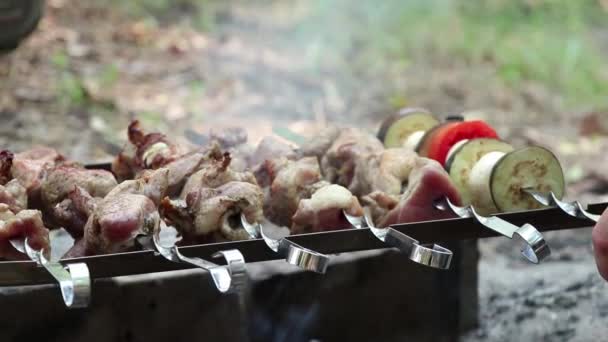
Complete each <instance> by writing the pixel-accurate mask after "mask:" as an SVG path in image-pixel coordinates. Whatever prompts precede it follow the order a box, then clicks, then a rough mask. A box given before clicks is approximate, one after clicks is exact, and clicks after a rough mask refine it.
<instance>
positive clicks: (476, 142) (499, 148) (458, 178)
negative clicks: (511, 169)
mask: <svg viewBox="0 0 608 342" xmlns="http://www.w3.org/2000/svg"><path fill="white" fill-rule="evenodd" d="M511 151H513V146H511V145H509V144H508V143H506V142H504V141H501V140H497V139H489V138H480V139H473V140H469V141H467V142H466V143H465V144H463V145H462V146H460V148H458V149H457V150H456V151H455V152H454V153H452V155H451V156H450V158H449V159H448V161H447V162H446V170H447V171H448V173H449V174H450V178H451V179H452V182H453V183H454V185H455V186H456V189H458V192H459V193H460V198H461V200H462V205H469V204H472V203H473V195H472V192H471V189H470V188H469V176H470V174H471V170H472V169H473V167H474V166H475V164H477V162H479V160H480V159H481V158H482V157H483V156H485V155H486V154H488V153H490V152H503V153H509V152H511Z"/></svg>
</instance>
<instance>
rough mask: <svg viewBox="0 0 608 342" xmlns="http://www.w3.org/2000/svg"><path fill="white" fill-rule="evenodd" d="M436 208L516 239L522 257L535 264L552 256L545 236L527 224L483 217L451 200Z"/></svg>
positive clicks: (473, 209) (443, 201)
mask: <svg viewBox="0 0 608 342" xmlns="http://www.w3.org/2000/svg"><path fill="white" fill-rule="evenodd" d="M435 208H437V209H439V210H444V211H446V210H451V211H452V212H454V214H456V215H457V216H459V217H461V218H471V217H472V218H474V219H476V220H477V221H478V222H479V223H481V224H482V225H483V226H484V227H486V228H489V229H491V230H493V231H495V232H497V233H499V234H501V235H504V236H506V237H508V238H510V239H513V238H515V239H516V240H517V241H519V242H521V243H522V249H521V253H522V255H523V256H524V257H525V258H526V259H528V261H530V262H532V263H534V264H538V263H539V262H541V261H542V260H544V259H545V258H547V257H548V256H549V255H551V249H550V248H549V245H547V243H546V242H545V239H544V238H543V235H542V234H541V233H540V232H539V231H538V230H537V229H536V228H534V226H532V225H531V224H528V223H526V224H524V225H523V226H521V227H518V226H516V225H514V224H512V223H509V222H507V221H505V220H503V219H501V218H500V217H496V216H489V217H488V216H481V215H479V214H478V213H477V212H476V211H475V208H473V207H472V206H470V205H469V206H466V207H460V206H457V205H455V204H453V203H452V202H451V201H450V199H449V198H444V199H442V200H441V201H439V202H437V203H435Z"/></svg>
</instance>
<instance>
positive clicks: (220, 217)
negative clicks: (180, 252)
mask: <svg viewBox="0 0 608 342" xmlns="http://www.w3.org/2000/svg"><path fill="white" fill-rule="evenodd" d="M263 199H264V196H263V194H262V190H261V189H260V187H259V186H257V185H256V184H252V183H247V182H239V181H231V182H228V183H226V184H223V185H221V186H219V187H217V188H197V189H194V190H192V191H190V192H188V193H187V195H186V196H185V198H184V199H179V200H170V199H169V198H165V199H164V200H163V201H162V203H161V207H160V210H161V213H162V215H163V217H164V218H165V219H167V221H169V223H171V224H172V225H174V226H175V227H177V229H178V230H179V231H180V233H181V234H182V235H183V236H184V240H185V241H226V240H228V241H233V240H245V239H248V238H249V234H247V232H246V231H245V230H244V229H243V228H242V227H241V225H240V224H239V222H240V215H241V214H243V215H244V216H245V217H246V218H247V220H248V221H249V222H260V221H261V220H262V218H263V212H262V206H263Z"/></svg>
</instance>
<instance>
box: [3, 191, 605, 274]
mask: <svg viewBox="0 0 608 342" xmlns="http://www.w3.org/2000/svg"><path fill="white" fill-rule="evenodd" d="M607 207H608V202H606V203H597V204H592V205H589V206H588V207H587V209H588V210H589V211H590V212H592V213H595V214H601V213H602V211H603V210H605V209H606V208H607ZM496 216H498V217H501V218H503V219H505V220H507V221H509V222H512V223H514V224H517V225H522V224H524V223H530V224H532V225H534V226H535V227H537V228H538V230H539V231H541V232H544V231H554V230H565V229H578V228H588V227H591V226H592V225H593V224H592V223H591V222H590V221H588V220H584V219H579V218H575V217H571V216H568V215H566V214H565V213H563V212H562V211H561V210H560V209H558V208H553V207H552V208H545V209H537V210H529V211H522V212H513V213H504V214H498V215H496ZM392 228H394V229H396V230H398V231H400V232H403V233H405V234H407V235H409V236H412V237H413V238H415V239H418V240H419V241H421V242H423V243H429V242H433V243H440V242H449V241H457V240H469V239H478V238H487V237H494V236H498V234H497V233H494V232H492V231H490V230H488V229H484V228H483V226H481V225H480V224H479V223H477V221H475V220H474V219H472V218H469V219H462V218H455V219H446V220H435V221H425V222H416V223H406V224H397V225H393V226H392ZM368 230H369V229H346V230H336V231H327V232H321V233H311V234H302V235H293V236H291V237H290V239H291V240H292V241H294V242H296V243H297V244H300V245H302V246H304V247H307V248H310V249H313V250H315V251H318V252H320V253H325V254H338V253H345V252H355V251H364V250H371V249H385V248H387V247H386V245H384V244H382V243H381V242H380V241H379V240H378V239H376V238H375V237H374V236H373V235H372V234H371V233H370V232H369V231H368ZM227 249H238V250H239V251H240V252H241V253H242V254H243V255H244V256H245V260H246V261H247V262H260V261H269V260H276V259H279V258H280V256H279V255H277V254H276V253H273V252H272V251H271V250H269V249H268V247H267V246H266V244H265V243H264V241H263V240H262V239H255V240H244V241H234V242H223V243H211V244H204V245H192V246H184V247H181V248H180V251H181V252H182V253H183V254H184V255H187V256H192V257H200V258H203V259H211V257H212V255H213V254H215V253H216V252H219V251H222V250H227ZM62 262H65V263H73V262H85V263H86V264H87V265H88V267H89V269H90V274H91V278H92V279H101V278H110V277H118V276H128V275H138V274H146V273H157V272H166V271H174V270H182V269H188V268H191V267H189V266H188V265H186V264H178V263H170V262H167V261H166V260H164V259H163V258H162V257H160V256H159V255H155V253H154V252H152V251H135V252H126V253H116V254H108V255H97V256H90V257H83V258H74V259H64V260H62ZM53 282H54V280H53V278H52V277H51V276H50V275H49V274H48V273H47V272H46V271H45V270H44V269H43V268H42V267H39V266H38V265H37V264H36V263H35V262H32V261H5V262H0V286H19V285H37V284H50V283H53Z"/></svg>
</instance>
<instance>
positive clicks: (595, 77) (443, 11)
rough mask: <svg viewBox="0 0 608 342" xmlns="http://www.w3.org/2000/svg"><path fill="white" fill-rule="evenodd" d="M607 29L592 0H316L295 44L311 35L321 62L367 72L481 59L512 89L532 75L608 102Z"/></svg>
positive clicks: (580, 98)
mask: <svg viewBox="0 0 608 342" xmlns="http://www.w3.org/2000/svg"><path fill="white" fill-rule="evenodd" d="M314 28H317V29H316V30H315V29H314ZM606 29H608V13H607V12H606V10H605V9H603V8H602V7H601V5H600V3H599V1H598V0H574V1H573V0H484V1H471V0H408V1H402V0H384V1H371V0H370V1H360V2H357V3H356V5H355V3H354V2H352V1H349V0H317V1H316V2H315V11H313V15H312V16H310V18H307V19H306V20H304V21H303V22H302V23H301V24H300V25H299V26H298V28H297V30H296V32H295V33H296V34H295V37H296V38H298V39H296V40H295V44H298V43H299V42H302V41H306V39H308V40H309V41H310V38H311V35H312V37H313V38H315V39H318V45H321V46H323V47H324V48H325V50H324V49H323V48H316V49H313V50H314V51H316V55H318V56H320V58H322V59H323V60H324V61H327V60H328V59H340V58H346V59H347V60H346V61H345V62H347V63H349V64H351V65H354V66H355V68H356V69H357V70H365V71H367V72H371V73H372V74H373V73H376V72H379V71H381V70H383V68H384V69H386V64H387V62H388V63H394V64H397V65H401V66H402V67H408V66H411V65H415V64H416V63H420V62H423V63H431V65H450V64H451V63H453V62H455V61H458V62H464V63H459V65H462V64H464V65H467V64H469V65H475V64H484V65H488V66H491V67H493V68H494V69H495V70H496V75H497V77H498V79H497V81H499V82H504V83H506V84H507V85H509V86H511V87H514V88H517V87H519V86H520V85H521V84H522V82H527V81H536V82H540V83H542V84H544V85H546V86H547V87H549V88H550V89H553V90H554V91H555V92H558V93H560V94H561V95H562V96H563V98H564V99H565V100H566V101H567V103H568V104H569V105H574V106H576V105H588V104H595V105H608V97H606V96H605V94H606V93H607V92H608V62H607V59H606V58H605V54H606V53H608V50H607V49H608V46H606V44H604V50H605V51H602V50H601V49H600V47H598V45H600V44H599V42H601V40H600V39H598V38H597V37H598V36H599V35H600V34H602V33H603V34H605V32H606ZM335 49H338V50H341V53H332V51H335ZM336 62H337V63H339V62H340V61H336Z"/></svg>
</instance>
